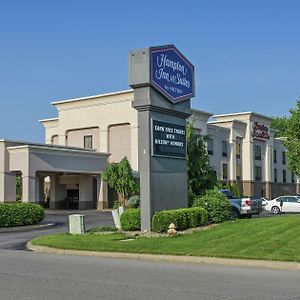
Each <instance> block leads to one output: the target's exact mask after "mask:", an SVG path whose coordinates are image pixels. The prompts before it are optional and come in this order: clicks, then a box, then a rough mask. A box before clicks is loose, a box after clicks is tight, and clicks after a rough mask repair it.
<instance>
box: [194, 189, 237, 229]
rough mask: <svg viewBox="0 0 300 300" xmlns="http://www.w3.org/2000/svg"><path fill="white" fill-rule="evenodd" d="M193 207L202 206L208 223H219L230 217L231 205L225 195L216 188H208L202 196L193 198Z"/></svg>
mask: <svg viewBox="0 0 300 300" xmlns="http://www.w3.org/2000/svg"><path fill="white" fill-rule="evenodd" d="M193 206H194V207H203V208H205V209H206V211H207V214H208V221H209V222H210V223H221V222H224V221H226V220H229V219H230V216H231V206H230V203H229V201H228V199H227V197H226V196H225V195H224V194H222V193H220V192H219V191H218V190H217V189H214V190H209V191H207V192H206V194H205V195H204V196H201V197H198V198H196V199H195V201H194V204H193Z"/></svg>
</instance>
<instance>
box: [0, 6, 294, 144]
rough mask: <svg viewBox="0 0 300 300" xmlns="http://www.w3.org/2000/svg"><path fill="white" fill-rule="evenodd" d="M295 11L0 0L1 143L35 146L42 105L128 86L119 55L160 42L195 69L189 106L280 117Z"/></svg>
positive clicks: (289, 76) (48, 113)
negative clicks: (11, 141)
mask: <svg viewBox="0 0 300 300" xmlns="http://www.w3.org/2000/svg"><path fill="white" fill-rule="evenodd" d="M299 11H300V1H296V0H295V1H292V0H285V1H284V0H283V1H276V0H272V1H271V0H260V1H256V0H251V1H242V0H239V1H232V0H226V1H223V0H219V1H217V0H215V1H214V0H198V1H197V0H194V1H189V0H186V1H178V0H173V1H168V0H166V1H161V0H152V1H136V0H131V1H130V0H128V1H122V0H119V1H116V0H110V1H100V0H98V1H93V0H86V1H83V0H82V1H76V0H60V1H57V0H51V1H50V0H48V1H38V0H36V1H33V0H26V1H22V0H19V1H16V0H10V1H8V0H7V1H5V0H2V1H1V0H0V109H1V117H0V139H1V138H8V139H18V140H28V141H36V142H43V140H44V131H43V128H42V126H41V125H40V124H39V122H38V120H39V119H43V118H51V117H56V116H57V114H56V111H55V109H54V108H53V107H52V106H51V105H50V102H51V101H55V100H63V99H69V98H75V97H83V96H88V95H95V94H100V93H105V92H113V91H118V90H123V89H128V52H129V51H130V50H131V49H138V48H144V47H148V46H158V45H165V44H175V45H176V46H177V48H178V49H179V50H180V51H181V52H183V53H184V54H185V55H186V56H187V58H188V59H189V60H190V61H191V62H192V63H193V64H194V65H195V71H196V97H195V98H194V100H193V102H192V103H193V104H192V105H193V107H194V108H198V109H201V110H205V111H209V112H212V113H215V114H220V113H230V112H240V111H255V112H258V113H261V114H265V115H270V116H283V115H288V110H289V109H290V108H293V107H295V103H296V100H297V99H298V96H299V95H300V92H299V89H300V82H299V81H300V39H299V32H300V18H299Z"/></svg>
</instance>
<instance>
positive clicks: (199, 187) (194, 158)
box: [187, 123, 218, 196]
mask: <svg viewBox="0 0 300 300" xmlns="http://www.w3.org/2000/svg"><path fill="white" fill-rule="evenodd" d="M207 139H208V138H207V137H205V136H202V135H200V134H197V133H196V132H195V129H194V128H193V124H192V123H189V124H188V125H187V168H188V178H189V179H188V185H189V193H190V194H194V195H197V196H199V195H203V194H204V193H205V191H206V190H209V189H212V188H213V187H214V186H216V185H217V181H218V180H217V175H216V171H215V170H214V169H213V168H212V167H211V165H210V161H209V156H208V154H207V149H206V141H207Z"/></svg>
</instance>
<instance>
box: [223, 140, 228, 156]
mask: <svg viewBox="0 0 300 300" xmlns="http://www.w3.org/2000/svg"><path fill="white" fill-rule="evenodd" d="M227 151H228V150H227V141H222V156H223V157H227Z"/></svg>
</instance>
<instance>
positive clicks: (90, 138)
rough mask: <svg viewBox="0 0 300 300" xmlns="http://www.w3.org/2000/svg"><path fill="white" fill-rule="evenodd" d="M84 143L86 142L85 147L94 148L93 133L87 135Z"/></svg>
mask: <svg viewBox="0 0 300 300" xmlns="http://www.w3.org/2000/svg"><path fill="white" fill-rule="evenodd" d="M83 144H84V148H86V149H93V136H92V135H85V136H84V143H83Z"/></svg>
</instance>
